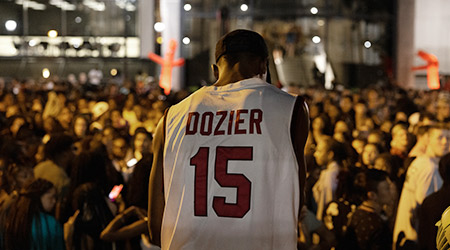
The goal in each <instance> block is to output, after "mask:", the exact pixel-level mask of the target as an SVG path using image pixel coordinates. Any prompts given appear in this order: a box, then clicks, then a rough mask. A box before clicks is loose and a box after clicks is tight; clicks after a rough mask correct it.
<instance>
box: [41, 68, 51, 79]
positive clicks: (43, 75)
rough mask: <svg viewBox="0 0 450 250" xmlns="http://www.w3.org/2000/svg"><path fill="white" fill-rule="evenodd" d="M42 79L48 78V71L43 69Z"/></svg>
mask: <svg viewBox="0 0 450 250" xmlns="http://www.w3.org/2000/svg"><path fill="white" fill-rule="evenodd" d="M42 77H44V78H45V79H47V78H49V77H50V70H48V69H47V68H44V69H43V70H42Z"/></svg>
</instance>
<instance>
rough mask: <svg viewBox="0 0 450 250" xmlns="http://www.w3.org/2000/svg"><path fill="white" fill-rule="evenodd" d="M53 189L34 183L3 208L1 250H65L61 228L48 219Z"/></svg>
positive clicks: (51, 209) (53, 194)
mask: <svg viewBox="0 0 450 250" xmlns="http://www.w3.org/2000/svg"><path fill="white" fill-rule="evenodd" d="M55 204H56V188H55V187H54V186H53V184H52V183H51V182H49V181H46V180H44V179H37V180H35V181H33V182H31V183H30V184H29V185H28V186H26V187H25V188H24V190H22V191H20V192H19V195H18V196H17V197H16V198H15V199H13V200H12V201H11V202H10V203H8V204H6V205H5V207H3V209H2V211H1V213H0V215H1V216H0V230H1V234H0V235H1V238H0V239H1V249H8V250H16V249H17V250H22V249H33V250H41V249H42V250H43V249H46V250H59V249H65V246H64V236H63V229H62V226H61V224H59V222H58V221H57V220H56V219H55V217H53V216H52V215H51V212H52V211H53V209H54V207H55Z"/></svg>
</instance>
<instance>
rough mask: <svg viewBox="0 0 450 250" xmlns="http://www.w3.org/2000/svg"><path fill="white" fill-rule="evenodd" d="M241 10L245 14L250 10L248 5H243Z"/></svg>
mask: <svg viewBox="0 0 450 250" xmlns="http://www.w3.org/2000/svg"><path fill="white" fill-rule="evenodd" d="M241 10H242V11H244V12H245V11H247V10H248V5H247V4H245V3H244V4H242V5H241Z"/></svg>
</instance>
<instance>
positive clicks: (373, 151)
mask: <svg viewBox="0 0 450 250" xmlns="http://www.w3.org/2000/svg"><path fill="white" fill-rule="evenodd" d="M379 154H380V152H378V149H377V147H376V146H375V145H374V144H371V143H369V144H366V146H364V149H363V152H362V156H361V157H362V162H363V163H364V165H366V166H373V165H374V163H375V159H376V158H377V157H378V155H379Z"/></svg>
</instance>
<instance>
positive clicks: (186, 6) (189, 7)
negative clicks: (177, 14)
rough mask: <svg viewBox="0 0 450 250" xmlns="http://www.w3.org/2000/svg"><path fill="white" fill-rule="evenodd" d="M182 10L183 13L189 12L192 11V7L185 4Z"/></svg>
mask: <svg viewBox="0 0 450 250" xmlns="http://www.w3.org/2000/svg"><path fill="white" fill-rule="evenodd" d="M184 10H185V11H190V10H192V5H190V4H188V3H187V4H185V5H184Z"/></svg>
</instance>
